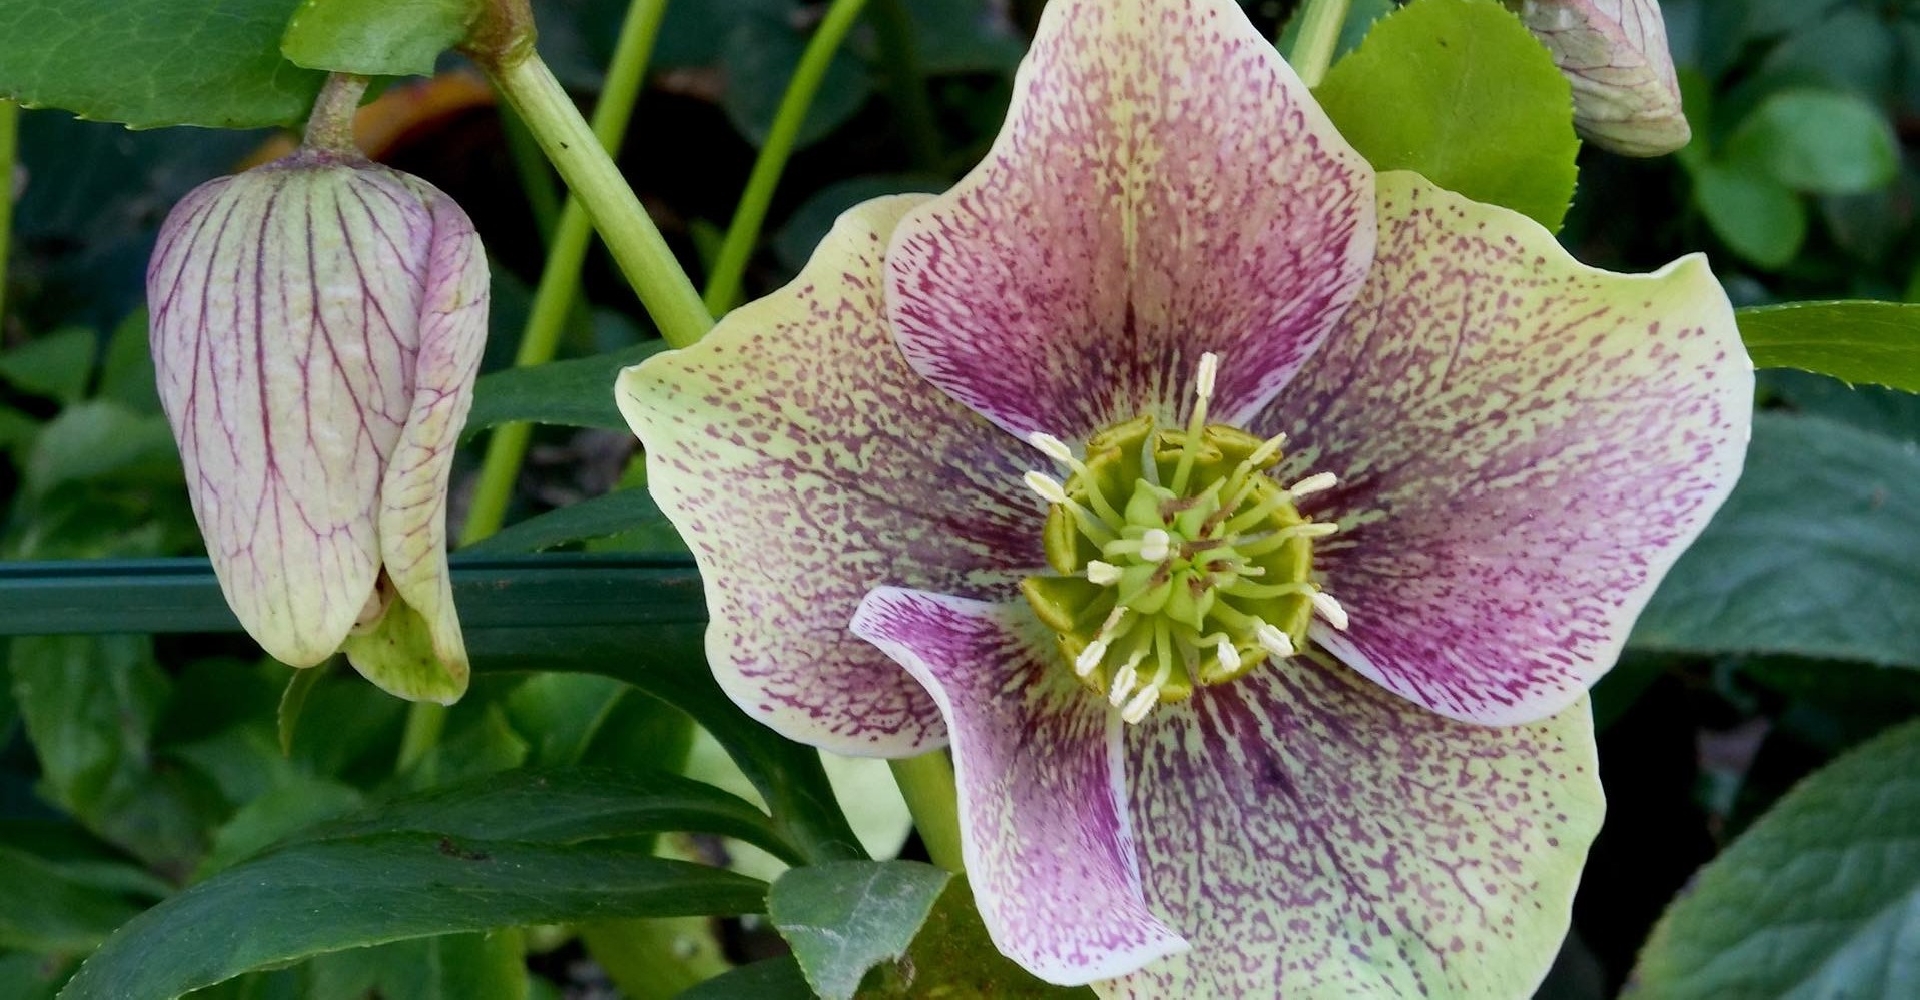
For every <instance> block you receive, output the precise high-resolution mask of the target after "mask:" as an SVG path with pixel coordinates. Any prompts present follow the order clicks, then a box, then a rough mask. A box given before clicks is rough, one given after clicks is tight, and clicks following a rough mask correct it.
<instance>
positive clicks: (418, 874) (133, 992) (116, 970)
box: [61, 833, 765, 1000]
mask: <svg viewBox="0 0 1920 1000" xmlns="http://www.w3.org/2000/svg"><path fill="white" fill-rule="evenodd" d="M764 893H765V886H764V884H763V883H760V882H756V881H754V880H753V879H749V878H745V877H743V876H739V875H734V874H732V873H730V872H725V871H721V870H718V869H714V868H707V867H704V866H701V865H692V864H686V863H684V862H678V861H665V860H662V859H660V858H656V857H653V856H651V855H649V854H647V853H644V852H641V851H636V850H633V849H631V848H627V847H624V846H620V845H618V844H617V843H601V844H584V845H557V844H553V843H529V842H524V841H516V840H504V839H482V838H479V837H455V836H451V835H445V834H438V833H382V834H374V835H370V836H365V837H359V838H354V839H347V840H321V841H312V842H307V843H301V844H296V845H293V846H290V847H286V848H283V849H281V850H278V851H275V852H273V853H271V854H268V855H265V856H263V857H261V858H258V859H255V860H253V861H249V862H247V863H245V864H241V865H236V866H234V867H233V868H229V869H228V870H226V871H224V872H222V873H220V874H219V875H215V876H214V877H213V878H211V879H208V880H207V881H205V882H202V883H200V884H199V885H196V886H194V887H192V888H190V889H188V890H186V891H185V892H182V893H180V894H178V895H176V896H173V897H171V898H169V899H167V900H165V901H164V902H162V903H160V904H159V905H158V906H155V907H154V908H153V909H150V910H148V911H146V912H145V913H143V914H141V915H140V916H138V917H135V918H134V919H133V920H131V921H129V922H128V923H127V924H126V925H124V926H122V927H121V928H120V930H119V931H117V932H115V933H114V935H113V936H112V937H110V938H108V939H107V942H106V943H105V944H103V945H101V947H100V950H99V951H97V952H95V953H94V954H93V957H92V958H90V959H88V960H87V962H86V964H85V965H82V966H81V967H80V971H79V972H78V973H76V974H75V975H74V977H73V980H72V981H71V982H70V983H68V984H67V989H66V990H65V992H63V993H62V994H61V996H62V997H64V998H66V1000H96V998H97V1000H124V998H126V997H142V998H149V997H151V998H155V1000H163V998H172V997H178V996H180V995H181V994H183V993H185V992H187V991H188V990H191V989H195V988H198V987H201V986H206V985H209V984H212V983H217V982H221V981H223V980H226V979H230V978H232V977H234V976H237V975H239V974H241V973H243V972H248V971H251V970H254V969H261V968H267V967H271V966H277V965H280V964H283V963H286V962H290V961H294V960H297V959H301V958H306V957H309V956H312V955H318V954H323V953H326V952H332V951H339V950H341V949H343V948H357V947H364V946H366V945H373V944H384V943H387V942H390V941H402V940H407V939H410V938H418V937H427V936H431V935H436V934H446V933H454V932H461V931H480V930H489V929H493V928H497V927H510V926H518V925H523V924H536V923H567V922H572V921H577V920H585V919H599V918H605V917H647V916H681V915H695V914H733V913H751V912H758V911H759V910H760V909H761V908H762V906H763V905H764V898H765V897H764Z"/></svg>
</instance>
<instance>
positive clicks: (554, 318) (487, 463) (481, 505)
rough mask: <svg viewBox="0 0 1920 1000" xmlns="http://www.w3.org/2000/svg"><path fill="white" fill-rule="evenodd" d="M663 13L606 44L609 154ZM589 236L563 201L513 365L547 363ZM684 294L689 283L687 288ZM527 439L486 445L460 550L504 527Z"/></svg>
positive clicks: (650, 11)
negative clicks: (611, 47) (610, 54)
mask: <svg viewBox="0 0 1920 1000" xmlns="http://www.w3.org/2000/svg"><path fill="white" fill-rule="evenodd" d="M666 12H667V0H634V3H633V5H632V6H631V7H629V8H627V19H626V22H625V23H624V24H623V25H622V27H621V29H620V40H619V42H618V43H617V44H616V45H615V46H614V50H613V62H612V63H611V64H610V65H609V66H608V67H607V80H606V85H605V86H604V87H603V88H602V89H601V91H600V102H599V103H598V104H597V105H595V106H594V109H593V126H592V127H593V134H594V136H595V138H596V139H597V140H598V142H599V144H600V147H601V148H602V149H604V150H606V151H607V152H608V153H609V154H611V153H613V152H614V151H616V150H618V149H619V148H620V143H621V141H622V140H623V139H624V138H626V134H627V123H628V122H629V121H630V120H632V118H633V105H634V102H635V101H636V100H637V99H638V98H639V95H640V86H641V84H642V83H643V82H644V81H645V79H646V75H647V60H648V58H649V57H650V56H651V55H652V53H653V43H654V40H655V39H656V38H658V37H659V35H660V20H661V18H662V17H664V16H665V14H666ZM592 234H593V229H592V220H591V219H590V218H589V217H588V215H587V209H586V206H585V205H584V204H583V203H582V201H581V199H580V198H578V197H569V198H568V199H567V203H566V205H565V207H563V208H562V209H561V210H560V221H559V223H558V224H557V225H555V227H554V233H553V243H552V248H551V249H550V250H549V251H548V254H547V265H546V269H545V270H544V271H542V272H541V275H540V287H539V288H538V289H536V290H535V291H534V294H533V307H532V310H531V312H530V314H529V315H528V317H527V329H526V332H525V333H523V334H522V335H521V337H520V351H519V354H518V355H516V356H515V358H514V364H516V365H538V364H544V363H546V362H548V361H551V360H553V355H554V352H555V351H556V350H557V349H558V347H559V344H560V335H561V333H562V332H563V331H564V330H565V329H566V326H567V317H568V315H569V314H570V313H571V312H572V310H573V306H574V303H575V301H576V295H577V292H578V290H579V288H580V269H581V267H583V266H584V265H585V263H586V259H587V247H588V243H589V239H590V237H591V236H592ZM691 288H692V286H691V284H689V285H688V289H689V290H691ZM703 312H704V310H703ZM662 329H663V330H664V329H665V327H664V325H663V327H662ZM532 433H533V429H532V427H531V426H529V425H527V424H507V425H505V426H502V427H500V428H498V429H496V430H495V431H494V432H493V435H492V437H490V438H489V439H488V441H487V454H486V458H485V459H484V460H483V461H482V463H481V466H480V479H479V482H478V483H477V484H476V485H475V487H474V492H473V504H472V506H471V507H470V508H469V509H468V511H467V521H466V526H465V527H464V528H463V529H462V530H461V533H460V543H461V544H462V545H471V544H473V543H474V542H477V541H479V540H480V539H482V538H485V537H487V536H488V535H491V534H493V533H494V532H496V531H499V530H500V526H501V524H503V523H504V522H505V521H506V516H507V506H508V504H509V503H510V502H511V501H512V499H513V485H514V483H515V482H517V481H518V480H519V478H520V463H521V462H522V460H524V459H525V458H526V454H527V443H528V441H529V440H530V439H531V437H532Z"/></svg>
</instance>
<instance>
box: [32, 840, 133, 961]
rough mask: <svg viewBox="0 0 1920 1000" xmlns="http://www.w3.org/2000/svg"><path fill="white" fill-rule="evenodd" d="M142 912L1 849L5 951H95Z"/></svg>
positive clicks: (51, 868) (118, 898)
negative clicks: (104, 940) (115, 930)
mask: <svg viewBox="0 0 1920 1000" xmlns="http://www.w3.org/2000/svg"><path fill="white" fill-rule="evenodd" d="M138 912H140V908H139V907H137V906H135V905H133V904H132V903H130V902H128V901H127V900H126V899H125V898H123V897H121V896H120V895H119V894H117V893H112V892H107V891H104V890H101V889H98V888H94V887H91V886H86V885H80V884H76V883H75V882H73V881H71V880H69V879H67V878H65V877H63V875H62V874H61V872H60V871H59V870H58V869H57V868H56V867H55V866H53V865H51V864H49V863H47V862H46V861H45V860H43V859H41V858H38V857H35V856H34V855H32V854H29V853H27V852H26V851H22V850H18V849H16V848H12V847H8V846H7V845H5V844H0V949H7V948H17V949H20V950H22V951H37V952H50V953H76V952H86V951H90V950H92V949H93V948H94V947H95V946H97V945H99V943H100V942H101V941H102V940H103V939H105V938H106V936H107V935H108V934H110V933H112V932H113V929H114V928H115V927H118V926H120V925H121V924H123V923H126V922H127V920H129V919H131V918H132V917H133V915H134V914H136V913H138Z"/></svg>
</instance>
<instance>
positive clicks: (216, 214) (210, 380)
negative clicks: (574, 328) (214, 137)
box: [147, 105, 488, 702]
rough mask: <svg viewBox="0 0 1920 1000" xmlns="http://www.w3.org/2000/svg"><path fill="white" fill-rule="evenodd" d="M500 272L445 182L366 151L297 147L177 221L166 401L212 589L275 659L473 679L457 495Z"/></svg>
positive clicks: (169, 245)
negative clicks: (464, 629)
mask: <svg viewBox="0 0 1920 1000" xmlns="http://www.w3.org/2000/svg"><path fill="white" fill-rule="evenodd" d="M350 107H351V105H349V108H350ZM487 282H488V274H487V263H486V257H485V255H484V253H483V251H482V248H481V246H480V240H479V237H478V236H476V235H475V233H474V231H473V224H472V223H471V222H469V221H468V220H467V217H466V214H465V213H463V212H462V211H461V210H460V207H459V206H458V205H456V204H454V202H453V200H452V199H450V198H448V197H447V196H446V195H444V194H442V193H441V192H440V191H439V190H437V189H435V188H434V187H433V186H432V185H429V184H427V183H426V182H425V181H422V180H420V179H418V178H415V177H409V176H407V175H405V174H402V173H399V172H397V171H393V170H389V169H387V168H385V167H382V166H379V165H377V164H374V163H372V162H370V161H368V160H365V159H363V158H361V157H359V156H357V155H352V154H347V153H340V152H332V151H325V150H319V149H311V148H309V149H303V150H302V151H300V152H298V153H295V154H293V155H292V156H289V157H287V158H285V159H282V160H278V161H276V162H274V163H271V164H267V165H265V166H262V167H259V168H256V169H253V170H249V171H247V172H245V173H242V174H239V175H236V176H233V177H225V178H221V179H219V180H215V181H211V182H209V183H207V184H204V185H202V186H200V187H199V188H197V189H195V190H194V191H193V192H192V193H190V194H188V195H187V197H186V198H185V199H184V200H182V201H181V202H180V204H179V205H177V206H175V208H174V210H173V212H172V214H171V215H169V216H168V217H167V221H166V224H165V226H164V227H162V229H161V232H160V243H159V246H158V248H157V249H156V250H155V252H154V256H153V261H152V263H151V265H150V266H149V267H148V270H147V301H148V302H149V304H150V306H151V308H152V311H153V312H152V325H151V331H150V332H151V336H152V346H153V360H154V366H155V368H156V369H157V375H158V379H159V385H160V398H161V402H162V403H163V404H164V405H165V408H166V413H167V419H168V421H169V422H170V423H171V424H172V425H173V432H174V437H175V438H176V439H177V440H178V441H179V444H180V457H181V459H182V460H183V461H184V462H185V464H186V469H187V489H188V492H189V494H190V496H191V498H192V501H193V511H194V515H195V517H196V519H197V520H198V521H199V522H200V531H201V533H202V534H203V535H204V536H205V537H206V542H207V551H208V554H209V555H210V556H211V557H212V560H213V569H214V573H215V575H216V576H218V577H219V580H220V589H221V591H222V592H223V593H224V594H225V595H226V598H227V603H228V604H230V605H231V606H232V607H233V611H234V614H235V615H236V616H238V617H239V619H240V623H241V624H242V625H243V626H245V627H246V630H247V632H248V633H249V634H250V635H252V636H253V637H254V639H255V640H257V641H258V642H259V643H260V645H261V646H262V647H264V648H265V649H266V651H267V652H268V653H270V654H272V655H273V656H274V658H276V659H279V660H281V661H284V662H286V663H288V664H291V665H293V666H296V667H307V666H312V665H314V664H316V663H319V662H321V661H322V660H325V659H326V658H327V657H329V656H331V655H333V653H334V652H335V651H336V650H344V651H345V653H346V654H347V659H348V660H349V661H350V662H351V663H352V664H353V665H354V667H355V669H357V670H359V671H360V673H362V674H363V675H365V676H366V677H367V679H368V680H371V681H372V682H373V683H375V684H377V685H379V686H380V687H381V688H383V689H385V690H387V691H389V692H391V693H393V694H395V695H398V696H400V697H403V698H411V699H416V700H430V701H440V702H451V701H453V700H455V699H456V698H458V697H459V696H460V694H461V693H462V692H463V691H464V690H465V689H466V683H467V656H466V649H465V646H464V644H463V643H462V641H461V638H460V623H459V621H458V619H457V618H456V617H455V615H454V606H453V592H452V588H451V587H450V585H449V583H448V578H447V557H446V546H445V536H446V499H447V480H448V477H449V475H450V474H451V468H452V462H453V448H454V444H455V441H456V438H457V436H458V434H459V431H460V427H461V424H462V423H463V422H464V421H465V420H466V414H467V408H468V405H469V404H470V403H471V402H472V398H473V379H474V375H475V372H476V370H477V369H478V366H479V363H480V354H481V350H482V348H483V347H484V346H485V343H486V329H487V300H488V291H487Z"/></svg>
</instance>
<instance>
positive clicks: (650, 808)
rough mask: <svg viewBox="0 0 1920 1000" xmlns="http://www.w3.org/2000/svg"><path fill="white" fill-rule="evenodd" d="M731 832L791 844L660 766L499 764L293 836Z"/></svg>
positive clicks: (576, 837)
mask: <svg viewBox="0 0 1920 1000" xmlns="http://www.w3.org/2000/svg"><path fill="white" fill-rule="evenodd" d="M667 830H673V831H684V832H689V833H706V834H713V835H715V836H724V837H737V838H739V839H741V840H744V841H746V842H748V843H750V844H754V845H756V846H759V847H762V848H765V849H766V850H769V851H772V852H774V853H776V854H779V855H782V856H784V857H788V858H792V857H793V850H792V848H790V847H788V846H787V845H786V843H785V842H784V841H783V840H782V839H781V838H780V837H779V836H778V835H777V834H776V833H775V832H774V831H773V828H772V824H771V823H769V822H768V821H767V817H766V815H765V814H764V813H762V812H761V811H760V810H758V809H756V808H754V807H753V806H751V805H749V804H748V803H746V802H744V801H742V800H741V799H740V798H738V797H737V796H733V795H728V794H727V793H725V792H722V791H720V790H718V789H716V788H713V787H712V786H710V785H704V784H701V783H700V782H697V781H691V780H688V779H686V778H682V777H680V776H679V775H675V774H669V773H667V772H664V771H644V770H636V771H631V772H624V773H623V772H611V771H598V770H584V769H566V770H551V769H528V770H516V771H505V772H501V773H498V774H492V775H488V776H485V777H483V778H480V779H477V780H473V781H468V782H464V783H460V784H453V785H443V786H440V787H437V788H433V789H430V790H428V791H426V792H421V793H417V794H415V795H413V796H410V797H408V798H404V799H398V800H395V801H392V802H387V803H383V804H381V805H380V806H378V807H376V808H374V809H370V810H368V811H367V812H365V813H362V814H360V815H358V816H352V817H348V818H345V819H341V820H336V821H334V822H331V823H327V824H325V825H324V826H319V827H314V828H312V829H309V830H307V831H305V832H304V833H301V834H299V835H298V836H297V837H296V838H295V840H296V842H307V841H320V840H329V841H331V840H342V839H354V838H367V837H371V836H375V835H379V834H386V833H396V832H430V833H437V834H443V835H446V836H450V837H453V838H456V839H460V840H465V839H469V838H471V839H476V840H477V839H482V838H486V839H493V840H510V841H517V842H523V843H538V844H553V845H578V844H585V843H590V842H593V841H607V840H619V839H624V838H633V837H637V836H639V835H641V834H645V833H657V832H661V831H667Z"/></svg>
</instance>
